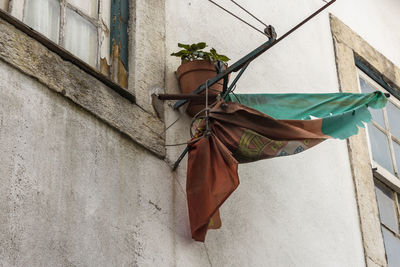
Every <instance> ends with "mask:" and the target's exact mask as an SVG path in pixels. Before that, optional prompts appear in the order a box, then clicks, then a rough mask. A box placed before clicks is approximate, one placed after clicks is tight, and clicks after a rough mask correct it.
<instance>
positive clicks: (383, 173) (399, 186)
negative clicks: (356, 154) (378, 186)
mask: <svg viewBox="0 0 400 267" xmlns="http://www.w3.org/2000/svg"><path fill="white" fill-rule="evenodd" d="M372 170H373V172H374V176H375V177H376V178H377V179H378V180H380V181H381V182H382V183H384V184H386V185H388V186H390V187H391V188H393V189H395V191H397V192H398V193H399V192H400V179H399V178H397V177H396V176H395V175H393V174H392V173H390V172H389V171H388V170H386V169H385V168H383V167H382V166H381V165H379V164H378V163H376V162H375V161H373V162H372Z"/></svg>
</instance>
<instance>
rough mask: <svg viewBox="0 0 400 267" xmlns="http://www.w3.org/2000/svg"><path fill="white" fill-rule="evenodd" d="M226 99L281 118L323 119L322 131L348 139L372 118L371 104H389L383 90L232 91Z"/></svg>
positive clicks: (377, 106) (376, 106) (335, 136)
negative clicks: (304, 92)
mask: <svg viewBox="0 0 400 267" xmlns="http://www.w3.org/2000/svg"><path fill="white" fill-rule="evenodd" d="M226 101H232V102H238V103H241V104H243V105H245V106H248V107H251V108H254V109H256V110H258V111H260V112H263V113H265V114H267V115H269V116H271V117H273V118H275V119H278V120H310V119H315V118H321V119H322V129H321V131H322V132H323V133H324V134H326V135H329V136H331V137H333V138H339V139H345V138H348V137H350V136H351V135H354V134H357V132H358V128H357V126H359V127H364V126H363V123H362V122H365V123H368V122H370V121H371V114H370V112H369V111H368V107H371V108H375V109H379V108H383V107H385V105H386V102H387V99H386V97H385V95H384V94H383V93H382V92H379V91H377V92H374V93H370V94H350V93H332V94H235V95H233V94H230V95H228V96H227V98H226Z"/></svg>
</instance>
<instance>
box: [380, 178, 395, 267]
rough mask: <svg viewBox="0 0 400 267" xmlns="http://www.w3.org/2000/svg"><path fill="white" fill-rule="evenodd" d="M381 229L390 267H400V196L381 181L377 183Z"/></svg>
mask: <svg viewBox="0 0 400 267" xmlns="http://www.w3.org/2000/svg"><path fill="white" fill-rule="evenodd" d="M375 192H376V199H377V201H378V208H379V217H380V219H381V229H382V235H383V240H384V243H385V250H386V258H387V261H388V266H389V267H397V266H400V229H399V224H400V220H399V213H400V209H399V200H400V197H399V194H398V193H396V192H395V191H394V190H392V189H391V188H390V187H388V186H386V185H384V184H383V183H381V182H380V181H378V180H376V181H375Z"/></svg>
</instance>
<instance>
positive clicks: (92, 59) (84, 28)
mask: <svg viewBox="0 0 400 267" xmlns="http://www.w3.org/2000/svg"><path fill="white" fill-rule="evenodd" d="M65 47H66V48H67V49H68V50H69V51H71V52H72V53H73V54H74V55H77V56H78V57H80V58H81V59H82V60H84V61H86V62H87V63H89V64H90V65H92V66H96V58H97V28H96V27H95V26H94V25H93V24H92V23H90V22H89V21H87V20H85V19H84V18H83V17H82V16H81V15H79V14H78V13H76V12H75V11H73V10H71V9H69V8H67V18H66V24H65Z"/></svg>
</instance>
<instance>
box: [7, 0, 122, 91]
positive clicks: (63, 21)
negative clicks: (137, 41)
mask: <svg viewBox="0 0 400 267" xmlns="http://www.w3.org/2000/svg"><path fill="white" fill-rule="evenodd" d="M0 1H5V0H0ZM0 3H2V2H0ZM4 6H6V4H4ZM8 6H9V7H8V9H9V11H10V12H11V14H12V15H13V16H15V17H17V18H18V19H20V20H22V21H23V22H24V23H25V24H27V25H28V26H30V27H32V28H33V29H34V30H36V31H38V32H39V33H41V34H43V35H44V36H46V37H47V38H49V39H50V40H52V41H53V42H55V43H57V44H58V45H60V46H62V47H64V48H65V49H67V50H68V51H70V52H71V53H72V54H74V55H75V56H77V57H78V58H80V59H81V60H83V61H85V62H86V63H88V64H89V65H91V66H92V67H94V68H96V69H98V70H100V71H101V72H102V73H103V74H105V75H106V76H109V77H110V78H113V80H114V81H116V82H119V83H120V84H121V85H123V86H124V87H126V81H127V69H128V63H127V58H128V57H127V53H128V52H127V50H128V48H127V44H128V32H127V31H128V16H129V0H118V1H117V0H84V1H83V0H13V1H12V2H10V4H8ZM111 63H113V64H111ZM121 77H122V79H121Z"/></svg>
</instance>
